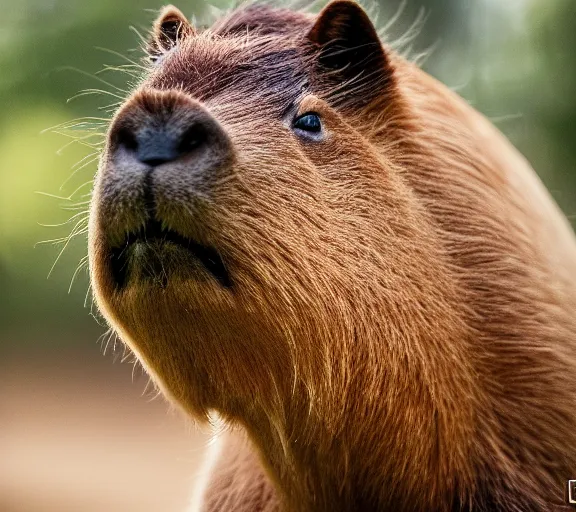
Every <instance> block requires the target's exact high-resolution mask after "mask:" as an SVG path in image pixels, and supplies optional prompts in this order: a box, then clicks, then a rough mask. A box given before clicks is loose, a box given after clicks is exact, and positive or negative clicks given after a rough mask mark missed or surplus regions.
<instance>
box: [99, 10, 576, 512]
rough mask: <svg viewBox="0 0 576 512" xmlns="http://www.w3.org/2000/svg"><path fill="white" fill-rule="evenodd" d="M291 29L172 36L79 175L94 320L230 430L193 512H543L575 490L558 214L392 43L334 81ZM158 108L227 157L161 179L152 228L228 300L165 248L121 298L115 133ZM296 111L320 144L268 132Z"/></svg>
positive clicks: (564, 264)
mask: <svg viewBox="0 0 576 512" xmlns="http://www.w3.org/2000/svg"><path fill="white" fill-rule="evenodd" d="M331 8H332V9H341V10H342V12H344V13H348V12H352V11H354V9H358V8H357V7H355V6H354V4H351V3H348V2H340V3H339V5H336V4H333V5H332V6H329V7H328V8H327V9H331ZM169 12H170V13H171V15H174V11H172V10H170V11H169ZM359 19H360V20H362V19H363V18H362V17H360V18H359ZM345 22H346V19H344V21H343V23H344V24H345ZM182 23H183V24H186V23H187V22H186V21H185V20H183V19H182ZM313 23H314V17H313V16H311V15H309V14H304V13H295V12H292V11H288V10H275V9H271V8H266V7H249V8H247V10H242V9H241V10H239V11H236V12H233V13H232V14H229V15H227V17H225V18H224V19H221V20H219V21H217V22H216V24H215V25H214V27H213V28H212V29H208V30H205V31H194V30H188V29H186V30H181V31H180V32H179V35H178V37H177V40H175V41H174V43H175V47H174V48H173V49H172V50H169V51H167V52H166V53H165V54H164V55H162V56H160V58H159V59H158V62H157V64H156V67H154V68H153V69H152V71H151V72H150V74H149V76H148V77H147V78H146V79H145V80H144V81H143V83H142V84H141V85H140V86H139V88H138V89H137V90H136V91H135V92H134V94H133V95H132V96H130V97H129V98H128V99H127V100H126V102H125V104H124V105H123V106H122V107H121V108H120V110H119V111H118V113H117V115H116V118H115V119H114V121H113V123H112V126H111V129H110V134H111V135H110V139H109V141H108V144H107V148H106V150H105V151H104V154H103V156H102V160H101V164H100V169H99V174H98V177H97V181H96V186H95V192H94V197H93V201H92V205H91V217H90V233H89V244H90V254H89V255H90V268H91V280H92V285H93V288H94V292H95V296H96V299H97V302H98V304H99V307H100V309H101V311H102V313H103V314H104V316H105V317H106V319H107V320H108V322H109V323H110V324H111V326H112V327H113V329H114V330H115V331H116V332H117V333H118V334H119V336H120V338H121V339H122V340H123V341H124V342H125V343H126V344H127V345H128V346H129V347H130V348H131V349H132V350H133V351H134V352H135V354H136V355H137V356H138V358H139V359H140V361H141V362H142V363H143V365H144V366H145V368H146V369H147V370H148V372H149V373H150V374H151V376H152V377H153V378H154V380H155V381H156V382H157V384H158V385H159V386H160V388H161V389H162V390H163V391H164V393H165V394H166V395H167V396H168V397H169V398H170V399H172V400H173V401H174V402H175V403H178V404H179V405H180V406H181V407H182V408H183V409H184V410H185V411H187V412H188V413H189V414H190V415H192V416H193V417H195V418H196V419H198V420H202V419H206V418H207V417H208V415H209V414H210V413H212V412H213V411H215V412H216V413H217V414H218V415H219V417H220V418H222V420H223V421H224V422H225V423H227V424H228V425H231V426H233V427H234V430H232V431H231V432H230V433H227V434H223V438H222V440H221V442H222V443H224V445H223V447H222V448H221V449H220V450H219V454H220V455H219V457H220V458H219V459H218V460H217V461H213V462H212V466H211V467H212V477H211V478H210V479H209V481H208V483H207V484H206V486H205V488H204V489H202V490H201V496H200V497H199V499H198V500H197V501H196V504H197V506H198V507H203V508H201V509H202V510H242V511H249V510H257V509H260V510H267V511H272V510H290V511H297V512H300V511H335V510H343V511H347V510H366V511H370V510H379V511H400V512H401V511H431V512H433V511H449V510H474V511H492V510H502V511H548V510H563V509H564V507H563V503H564V488H565V483H566V480H567V479H568V478H569V477H572V478H576V320H575V317H576V315H574V307H575V306H576V245H575V243H574V236H573V233H572V231H571V229H570V227H569V225H568V223H567V221H566V220H565V218H564V217H563V216H562V214H561V213H560V212H559V210H558V209H557V207H556V206H555V204H554V203H553V202H552V200H551V199H550V197H549V195H548V194H547V192H546V191H545V189H544V188H543V186H542V184H541V183H540V182H539V180H538V178H537V177H536V175H535V174H534V172H533V171H532V169H530V167H529V166H528V165H527V163H526V162H525V161H524V160H523V159H522V157H521V156H519V155H518V154H517V152H516V151H515V150H514V149H513V148H512V147H511V145H510V144H509V143H508V142H507V141H506V140H505V139H504V138H503V137H502V135H500V133H498V131H497V130H496V129H495V128H494V127H493V126H491V125H490V124H489V123H488V122H487V121H486V120H485V119H484V118H483V117H482V116H480V115H479V114H478V113H477V112H475V111H474V110H473V109H471V108H470V107H469V106H468V105H467V104H465V102H463V101H462V100H461V99H460V98H458V97H457V96H456V95H455V94H453V93H452V92H450V91H449V90H448V89H447V88H446V87H444V86H443V85H441V84H439V83H438V82H436V81H435V80H433V79H432V78H430V77H429V76H427V75H426V74H425V73H423V72H422V71H420V70H419V69H418V68H417V67H416V66H414V65H413V64H410V63H408V62H406V61H405V60H403V59H402V58H401V57H399V56H398V55H397V54H396V53H394V52H393V51H392V50H390V49H388V48H386V47H385V49H384V50H383V53H382V61H381V67H380V68H378V69H374V70H367V72H366V73H357V74H356V75H354V74H352V75H350V79H349V80H341V81H340V82H339V84H336V85H335V83H334V81H333V80H332V79H331V75H330V73H326V72H321V71H319V68H318V66H317V62H318V60H319V59H320V58H321V56H320V55H319V54H318V52H317V51H312V50H311V48H313V45H312V46H311V45H310V40H309V36H308V35H307V34H309V33H311V32H310V30H311V28H312V25H313ZM159 26H161V24H160V23H159V22H157V24H156V25H155V27H156V32H157V31H158V27H159ZM329 28H331V27H322V26H320V27H318V25H316V30H320V31H323V30H325V29H329ZM332 28H333V27H332ZM356 28H358V27H356ZM359 28H361V29H368V28H369V27H367V26H361V27H359ZM156 37H159V36H158V34H157V33H156ZM164 42H165V41H164ZM164 46H165V45H164ZM374 51H375V52H378V51H379V50H378V46H376V47H375V50H374ZM350 69H351V71H352V70H353V66H352V67H351V68H350ZM179 108H194V109H201V110H202V112H206V113H208V115H210V116H212V117H213V119H214V120H215V121H216V122H217V123H218V126H219V127H220V128H221V129H222V132H223V133H224V134H225V135H223V136H225V137H227V138H228V139H229V141H230V143H231V147H232V149H231V151H232V153H231V156H230V158H229V159H228V160H226V161H227V162H228V163H227V164H226V165H222V166H221V167H220V168H219V170H218V172H217V173H216V174H214V173H210V175H200V176H199V175H198V174H197V173H192V172H187V171H190V170H189V169H188V168H187V167H186V164H184V163H178V162H175V163H173V164H171V165H167V166H161V167H158V168H157V169H156V170H155V171H154V173H153V174H152V178H151V179H152V180H153V181H154V185H155V191H156V193H157V196H156V198H155V200H156V211H157V213H158V215H160V216H161V218H162V220H163V222H164V223H165V224H166V225H168V226H170V227H171V229H174V230H177V231H178V232H179V233H181V234H183V235H184V236H188V237H190V238H193V239H194V240H196V241H198V242H200V243H202V244H205V245H207V246H211V247H213V248H215V249H216V250H217V251H218V252H219V253H220V255H221V257H222V260H223V261H224V264H225V266H226V268H227V269H228V271H229V273H230V276H231V278H232V282H233V286H232V287H231V288H226V287H222V286H221V285H220V284H219V283H217V282H216V281H215V280H214V279H212V278H211V277H210V276H208V275H206V273H205V272H203V271H202V270H201V269H199V268H197V267H194V268H192V269H189V268H188V267H187V268H186V269H184V268H183V265H188V261H187V260H185V259H184V260H179V259H178V258H179V256H178V255H177V256H175V258H173V259H171V261H169V262H167V268H166V275H165V276H164V277H165V279H164V280H162V281H161V282H160V281H159V282H156V281H153V280H140V279H138V278H137V272H136V271H135V273H134V275H133V276H132V279H131V280H129V282H128V284H127V285H126V286H124V287H119V286H118V285H117V283H115V282H114V279H113V276H112V272H111V270H110V264H109V259H110V257H109V254H110V243H111V240H116V239H118V237H122V236H123V235H124V233H125V232H127V231H130V230H134V229H137V228H138V227H139V226H140V225H141V224H142V223H143V222H144V221H145V217H146V211H145V210H144V209H143V208H142V204H143V202H144V201H145V198H144V197H143V192H142V188H143V184H142V179H143V178H142V176H143V175H144V173H143V171H142V168H137V167H131V168H130V169H128V168H126V167H122V165H123V164H122V163H121V162H120V163H118V161H117V155H116V153H115V147H114V144H113V136H114V133H115V130H116V129H117V127H118V126H120V125H121V124H122V123H124V122H127V120H128V119H129V120H130V122H132V123H140V122H145V121H146V118H147V117H146V116H147V115H149V114H147V113H146V112H152V111H156V112H161V113H162V112H164V113H166V112H169V111H170V112H172V111H175V112H177V111H178V109H179ZM309 111H313V112H317V113H318V114H319V115H320V117H321V119H322V123H323V125H324V129H325V132H326V138H325V140H324V141H322V142H310V141H306V140H302V139H300V138H298V136H297V135H295V134H294V133H293V132H292V130H291V127H290V123H291V120H292V119H293V118H294V117H295V116H296V115H298V114H301V113H305V112H309ZM166 115H168V114H166ZM191 274H192V275H191Z"/></svg>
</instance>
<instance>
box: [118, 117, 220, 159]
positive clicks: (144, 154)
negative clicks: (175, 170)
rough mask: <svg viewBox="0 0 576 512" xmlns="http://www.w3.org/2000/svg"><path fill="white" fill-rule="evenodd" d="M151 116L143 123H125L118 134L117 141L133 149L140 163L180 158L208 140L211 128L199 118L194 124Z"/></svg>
mask: <svg viewBox="0 0 576 512" xmlns="http://www.w3.org/2000/svg"><path fill="white" fill-rule="evenodd" d="M168 121H169V120H164V122H163V121H162V119H158V118H154V117H153V116H152V118H150V119H149V120H148V122H147V123H144V125H143V126H133V127H129V126H123V127H122V128H120V129H119V130H118V132H117V135H116V143H117V144H119V145H122V146H124V147H125V148H126V149H128V150H130V151H133V152H134V153H135V156H136V158H137V159H138V160H140V162H142V163H144V164H147V165H150V166H151V167H156V166H158V165H161V164H164V163H167V162H171V161H173V160H177V159H178V158H180V157H182V156H185V155H187V154H188V153H191V152H192V151H194V150H196V149H198V148H199V147H200V146H202V145H203V144H205V143H206V142H207V136H208V131H209V130H208V128H207V127H206V126H205V124H206V123H203V122H202V120H200V119H194V120H192V124H191V125H189V126H186V125H185V124H184V123H170V122H168Z"/></svg>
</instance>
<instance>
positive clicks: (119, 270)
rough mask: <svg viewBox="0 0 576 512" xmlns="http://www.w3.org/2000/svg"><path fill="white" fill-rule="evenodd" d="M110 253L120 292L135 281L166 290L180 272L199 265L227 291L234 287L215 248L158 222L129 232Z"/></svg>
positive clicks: (154, 221) (112, 268)
mask: <svg viewBox="0 0 576 512" xmlns="http://www.w3.org/2000/svg"><path fill="white" fill-rule="evenodd" d="M110 252H111V254H110V262H111V270H112V275H113V276H114V281H115V282H116V285H117V286H118V287H119V288H123V287H125V286H126V285H127V284H128V282H129V281H130V280H132V279H134V280H138V279H144V280H147V281H149V280H152V281H154V282H156V283H158V284H160V285H161V286H166V284H167V282H168V279H169V278H170V277H171V275H172V274H173V273H174V271H175V270H176V269H181V268H182V266H184V267H187V268H192V267H195V268H197V267H198V265H197V263H200V266H201V267H202V268H203V270H204V271H206V272H207V273H208V274H210V275H211V276H212V277H213V278H214V279H216V281H218V283H220V285H222V286H223V287H225V288H230V287H231V286H232V281H231V278H230V274H229V273H228V270H227V268H226V267H225V265H224V263H223V261H222V257H221V256H220V253H219V252H218V251H217V250H216V249H215V248H213V247H210V246H206V245H203V244H200V243H198V242H196V241H195V240H192V239H190V238H187V237H185V236H183V235H181V234H180V233H177V232H176V231H173V230H171V229H168V228H165V227H163V226H162V224H161V222H160V221H158V220H156V219H153V220H149V221H148V222H146V224H145V225H144V226H142V227H141V228H140V229H139V230H137V231H132V232H129V233H128V234H127V235H126V238H125V240H124V242H123V243H122V244H121V245H118V246H114V247H112V248H111V251H110ZM191 260H194V261H191ZM195 263H196V264H195ZM179 274H182V272H179ZM195 274H197V272H196V273H195Z"/></svg>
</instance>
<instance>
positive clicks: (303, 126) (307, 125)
mask: <svg viewBox="0 0 576 512" xmlns="http://www.w3.org/2000/svg"><path fill="white" fill-rule="evenodd" d="M292 128H294V130H295V131H296V132H300V133H302V132H304V133H305V134H310V135H316V134H318V133H321V132H322V123H321V122H320V116H319V115H318V114H315V113H314V112H307V113H306V114H302V115H301V116H299V117H297V118H296V119H295V120H294V123H293V124H292Z"/></svg>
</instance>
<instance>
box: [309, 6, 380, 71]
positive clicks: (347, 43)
mask: <svg viewBox="0 0 576 512" xmlns="http://www.w3.org/2000/svg"><path fill="white" fill-rule="evenodd" d="M308 40H309V41H310V42H311V43H312V44H313V45H315V46H317V47H321V48H322V52H321V54H320V57H319V58H320V62H321V64H322V65H323V66H325V67H327V68H330V69H339V70H342V71H346V72H347V73H349V74H354V75H356V74H358V73H360V72H363V73H369V72H373V71H375V70H377V69H382V70H384V69H385V68H387V64H388V59H387V57H386V53H385V51H384V49H383V47H382V44H381V42H380V38H379V37H378V33H377V32H376V29H375V28H374V25H372V22H371V21H370V19H369V18H368V15H367V14H366V12H364V10H363V9H362V7H360V6H359V5H358V4H357V3H356V2H354V1H351V0H336V1H334V2H331V3H330V4H328V5H327V6H326V7H325V8H324V10H322V12H320V14H319V15H318V18H317V20H316V23H314V26H313V27H312V29H311V30H310V32H308Z"/></svg>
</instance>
